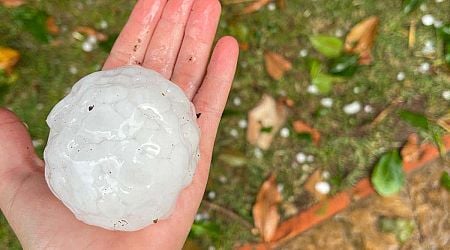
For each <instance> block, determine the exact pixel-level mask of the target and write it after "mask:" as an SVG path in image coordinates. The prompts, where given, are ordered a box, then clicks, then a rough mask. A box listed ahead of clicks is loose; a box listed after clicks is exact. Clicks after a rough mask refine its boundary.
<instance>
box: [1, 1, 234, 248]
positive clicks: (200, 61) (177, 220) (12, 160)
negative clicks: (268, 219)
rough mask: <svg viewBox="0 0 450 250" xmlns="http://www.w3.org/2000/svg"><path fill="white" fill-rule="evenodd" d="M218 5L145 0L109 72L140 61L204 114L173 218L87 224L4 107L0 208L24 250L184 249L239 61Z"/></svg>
mask: <svg viewBox="0 0 450 250" xmlns="http://www.w3.org/2000/svg"><path fill="white" fill-rule="evenodd" d="M219 17H220V4H219V2H218V0H168V1H167V0H140V1H138V3H137V4H136V6H135V8H134V10H133V12H132V14H131V16H130V19H129V20H128V23H127V24H126V25H125V27H124V29H123V31H122V33H121V34H120V36H119V38H118V40H117V42H116V44H115V45H114V47H113V49H112V51H111V54H110V56H109V57H108V59H107V61H106V63H105V65H104V68H105V69H110V68H115V67H119V66H123V65H127V64H141V65H143V66H144V67H147V68H151V69H153V70H156V71H158V72H159V73H161V74H162V75H163V76H164V77H166V78H168V79H170V80H171V81H173V82H175V83H176V84H178V85H179V86H180V87H181V88H182V89H183V90H184V91H185V93H186V95H187V96H188V97H189V98H190V99H191V100H192V102H193V103H194V105H195V107H196V109H197V112H198V113H201V116H200V118H199V119H198V123H199V126H200V129H201V141H200V151H201V158H200V162H199V165H198V167H197V171H196V174H195V176H194V179H193V183H192V184H191V185H190V186H189V187H187V188H186V189H184V190H183V191H182V193H181V195H180V197H179V198H178V201H177V205H176V208H175V211H174V213H173V214H172V215H171V216H170V218H169V219H167V220H163V221H160V222H158V223H157V224H154V225H151V226H149V227H147V228H145V229H142V230H140V231H137V232H113V231H108V230H105V229H102V228H98V227H94V226H89V225H86V224H84V223H82V222H80V221H78V220H77V219H75V217H74V216H73V214H72V213H71V212H70V211H69V209H67V208H66V207H65V206H64V205H63V204H62V203H61V202H60V201H59V200H58V199H57V198H56V197H55V196H54V195H53V194H52V193H51V191H50V190H49V188H48V187H47V184H46V182H45V179H44V163H43V162H42V160H41V159H39V158H38V157H37V156H36V154H35V153H34V150H33V146H32V144H31V140H30V136H29V135H28V132H27V130H26V128H25V126H24V125H23V124H22V122H21V121H20V120H19V119H18V118H17V117H16V116H15V115H14V114H13V113H11V112H9V111H7V110H4V109H0V208H1V210H2V212H3V213H4V215H5V216H6V218H7V219H8V221H9V223H10V225H11V226H12V228H13V230H14V231H15V232H16V234H17V236H18V238H19V240H20V241H21V243H22V245H23V247H24V248H25V249H180V248H181V247H182V245H183V243H184V241H185V239H186V237H187V234H188V232H189V229H190V227H191V225H192V222H193V219H194V216H195V213H196V211H197V209H198V206H199V204H200V202H201V199H202V196H203V193H204V189H205V185H206V182H207V179H208V172H209V166H210V162H211V153H212V148H213V145H214V140H215V136H216V132H217V127H218V124H219V120H220V117H221V114H222V111H223V108H224V106H225V103H226V100H227V97H228V92H229V90H230V86H231V82H232V79H233V76H234V72H235V68H236V61H237V57H238V46H237V43H236V41H235V40H234V38H231V37H224V38H222V39H220V40H219V41H218V43H217V45H216V47H215V49H214V51H213V54H212V56H211V59H210V58H209V55H210V51H211V47H212V43H213V40H214V36H215V33H216V29H217V24H218V21H219Z"/></svg>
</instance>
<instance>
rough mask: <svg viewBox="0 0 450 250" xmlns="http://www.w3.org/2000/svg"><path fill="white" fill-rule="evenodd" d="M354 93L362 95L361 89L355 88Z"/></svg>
mask: <svg viewBox="0 0 450 250" xmlns="http://www.w3.org/2000/svg"><path fill="white" fill-rule="evenodd" d="M353 93H354V94H359V93H361V88H360V87H354V88H353Z"/></svg>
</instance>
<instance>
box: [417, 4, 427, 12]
mask: <svg viewBox="0 0 450 250" xmlns="http://www.w3.org/2000/svg"><path fill="white" fill-rule="evenodd" d="M419 9H420V10H421V11H422V12H425V11H428V6H427V5H426V4H425V3H423V4H421V5H420V6H419Z"/></svg>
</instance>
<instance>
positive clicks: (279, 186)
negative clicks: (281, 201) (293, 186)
mask: <svg viewBox="0 0 450 250" xmlns="http://www.w3.org/2000/svg"><path fill="white" fill-rule="evenodd" d="M283 189H284V184H282V183H279V184H278V185H277V190H278V192H280V193H281V192H283Z"/></svg>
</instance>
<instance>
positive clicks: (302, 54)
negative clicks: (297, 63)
mask: <svg viewBox="0 0 450 250" xmlns="http://www.w3.org/2000/svg"><path fill="white" fill-rule="evenodd" d="M298 55H299V56H300V57H307V56H308V50H307V49H302V50H300V52H299V53H298Z"/></svg>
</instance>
